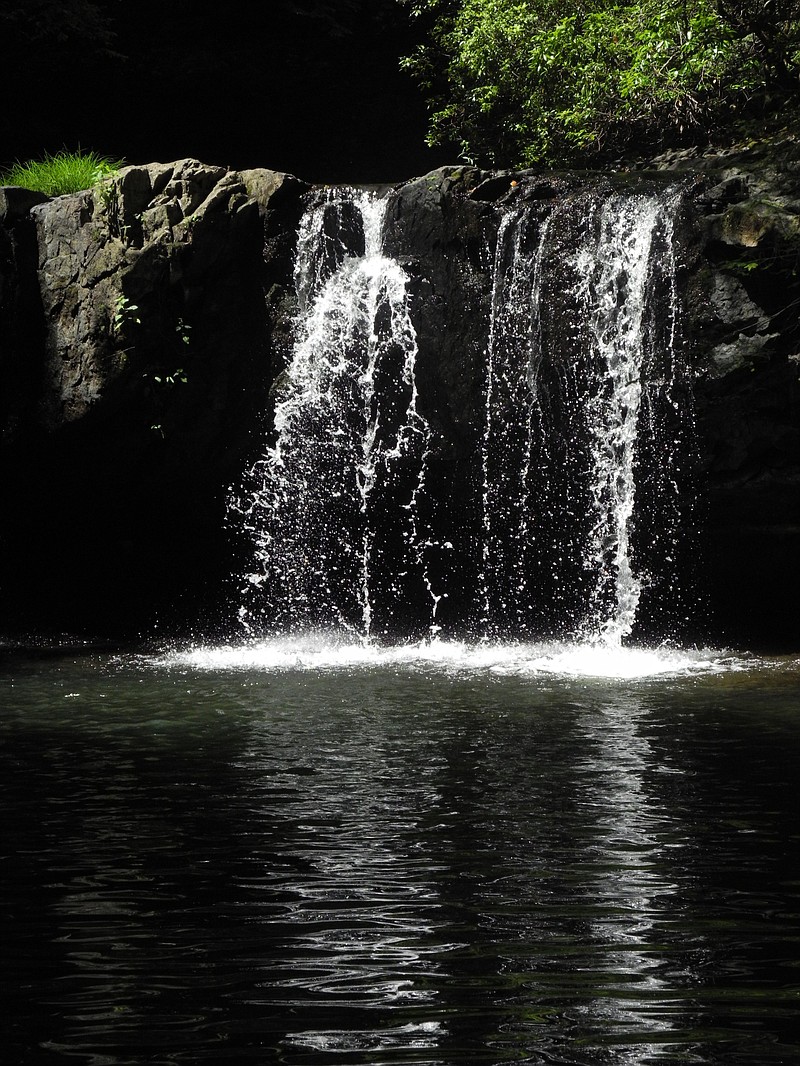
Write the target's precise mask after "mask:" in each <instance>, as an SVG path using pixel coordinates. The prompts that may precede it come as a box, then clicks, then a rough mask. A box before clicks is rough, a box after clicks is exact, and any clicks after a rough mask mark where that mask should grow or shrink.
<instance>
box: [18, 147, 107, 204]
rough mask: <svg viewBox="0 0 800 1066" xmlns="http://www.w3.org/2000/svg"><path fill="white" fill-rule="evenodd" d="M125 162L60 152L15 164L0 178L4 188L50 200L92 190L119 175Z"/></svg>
mask: <svg viewBox="0 0 800 1066" xmlns="http://www.w3.org/2000/svg"><path fill="white" fill-rule="evenodd" d="M123 165H124V164H123V161H122V160H121V159H117V160H114V159H109V158H108V157H107V156H103V155H98V154H97V152H81V151H80V150H79V151H77V152H67V151H63V152H56V154H55V155H50V154H49V153H45V155H44V158H43V159H40V160H31V161H29V162H27V163H14V165H13V166H12V167H11V168H10V169H9V170H7V171H6V172H5V173H3V174H2V175H0V184H2V185H20V186H21V187H22V188H23V189H33V190H34V191H35V192H41V193H44V194H45V195H46V196H63V195H64V194H65V193H70V192H80V191H81V190H82V189H90V188H91V187H92V186H93V185H96V184H97V183H98V182H99V181H102V180H103V178H108V177H111V175H113V174H116V172H117V171H118V170H119V168H120V167H121V166H123Z"/></svg>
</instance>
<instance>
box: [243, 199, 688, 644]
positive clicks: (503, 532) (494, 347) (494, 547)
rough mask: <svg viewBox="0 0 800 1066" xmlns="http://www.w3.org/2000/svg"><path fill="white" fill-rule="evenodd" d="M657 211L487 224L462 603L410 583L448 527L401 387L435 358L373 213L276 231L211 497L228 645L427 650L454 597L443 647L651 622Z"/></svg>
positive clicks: (678, 401) (515, 215) (670, 325)
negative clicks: (245, 405)
mask: <svg viewBox="0 0 800 1066" xmlns="http://www.w3.org/2000/svg"><path fill="white" fill-rule="evenodd" d="M679 201H680V190H679V189H678V188H677V187H676V188H670V187H666V188H663V189H659V190H656V191H653V190H649V191H641V190H638V191H637V190H632V191H631V190H625V191H616V192H612V193H609V192H608V190H603V191H598V190H597V189H596V188H593V187H589V188H581V189H578V190H577V192H575V193H573V194H572V195H569V196H565V197H563V198H562V199H560V200H559V199H555V200H554V201H553V202H542V201H540V200H534V201H523V202H517V203H515V204H512V205H509V206H505V207H502V208H499V209H498V211H499V223H498V228H497V231H496V240H495V241H494V243H493V246H492V248H491V249H490V254H491V257H492V261H493V262H492V268H491V293H490V297H489V303H488V313H487V321H486V324H485V325H486V328H485V336H486V344H485V376H484V397H483V399H484V412H485V413H484V425H483V429H482V432H481V434H480V436H479V438H478V440H479V443H478V450H479V454H476V455H474V456H473V457H472V458H469V457H468V463H470V464H471V465H472V468H474V471H475V473H474V475H473V476H472V477H471V479H469V478H468V479H465V480H464V483H463V484H459V485H457V486H453V487H452V492H458V493H461V494H462V496H463V506H462V507H461V509H460V510H461V515H462V516H463V521H464V522H465V523H468V521H469V518H468V517H467V516H469V515H471V514H476V515H478V516H479V524H480V528H479V529H476V530H474V531H473V533H472V534H471V540H469V543H471V544H473V545H475V550H474V552H473V555H474V556H475V557H474V558H473V559H472V560H471V562H470V563H469V565H468V566H466V567H465V568H464V570H463V572H464V573H467V574H469V573H470V572H471V573H472V574H473V575H474V581H471V579H469V578H468V579H467V581H468V583H472V584H474V586H475V587H474V588H466V589H464V588H461V589H458V590H455V589H453V588H449V587H447V584H446V580H445V578H443V577H442V575H441V574H440V573H438V572H437V571H436V568H435V566H432V560H434V559H435V558H437V557H438V556H437V552H438V555H439V556H441V553H442V551H443V550H444V549H452V547H453V544H452V542H453V541H455V540H457V539H458V533H459V530H458V529H455V528H453V526H454V523H455V522H456V521H457V520H458V519H454V518H453V517H452V509H451V511H450V515H451V517H450V518H449V520H448V521H449V525H448V521H444V522H440V523H439V525H438V526H437V519H436V517H435V516H436V513H437V500H436V498H435V493H436V491H437V488H436V487H435V486H436V485H438V486H439V489H438V491H441V485H442V481H443V479H442V476H441V475H440V476H439V478H438V481H437V479H436V478H433V479H431V477H430V474H431V471H432V470H433V469H434V468H435V465H436V461H437V458H436V457H437V455H441V454H442V453H443V452H444V451H446V449H447V448H448V447H451V442H449V441H448V440H446V439H444V435H443V434H444V431H443V430H442V429H441V428H440V427H439V426H438V423H437V428H435V429H434V428H432V426H433V421H431V419H430V410H431V404H435V403H436V402H439V401H437V399H436V397H434V396H432V395H431V396H429V395H428V394H427V393H426V392H425V388H424V387H421V386H420V385H419V383H418V377H419V374H418V371H419V366H420V364H421V362H424V361H425V360H428V362H427V363H426V364H425V365H426V366H430V365H434V364H435V360H436V354H437V353H436V352H421V351H420V345H419V341H418V336H417V331H416V329H415V324H414V323H415V315H416V314H417V313H418V312H419V310H420V301H419V299H418V298H415V297H413V296H411V295H410V292H411V290H412V286H411V279H410V276H409V274H408V273H407V270H406V269H405V268H404V267H403V266H402V265H401V263H400V262H399V261H398V260H397V259H395V258H392V257H391V256H390V255H388V254H386V252H385V250H384V246H385V229H386V226H387V222H386V218H387V205H388V203H389V199H387V198H378V197H376V196H375V195H374V194H372V193H369V192H366V191H358V190H353V189H331V190H327V191H325V192H324V193H320V194H319V195H318V196H317V198H316V199H315V200H314V202H313V203H312V204H311V206H310V207H309V208H308V210H307V212H306V214H305V216H304V218H303V220H302V224H301V226H300V230H299V233H298V239H297V252H296V259H295V271H294V286H295V298H296V305H297V314H296V320H295V324H294V335H295V340H294V345H293V349H292V353H291V357H290V359H289V360H288V364H287V367H286V370H285V372H284V373H283V374H282V375H281V376H280V377H279V379H278V380H277V382H276V384H275V386H274V389H273V395H274V413H273V418H272V424H271V426H270V429H269V432H268V434H267V440H266V444H265V446H264V449H263V451H262V454H261V455H260V456H259V457H258V458H257V459H256V461H255V462H254V463H253V464H252V465H251V467H250V468H249V470H248V471H247V473H246V476H245V478H244V480H243V483H242V485H241V486H239V487H238V488H237V490H236V491H235V492H234V493H233V494H232V496H231V501H230V503H231V512H232V513H233V514H234V515H235V516H236V519H237V521H238V523H239V525H240V527H241V528H242V529H243V530H244V531H245V533H246V534H247V536H248V537H249V539H250V542H251V543H252V546H253V552H252V560H253V562H252V565H251V567H250V568H249V570H248V572H247V574H246V575H245V581H244V583H243V591H242V600H241V607H240V618H241V620H242V622H243V624H244V625H245V627H246V628H247V629H248V631H250V632H251V633H261V632H265V631H269V632H286V631H289V632H298V631H303V632H307V631H309V630H313V629H317V628H322V629H325V630H327V631H330V630H338V631H340V632H344V633H346V634H349V635H350V636H356V637H358V638H360V639H364V640H368V641H369V640H370V639H372V638H377V639H380V640H384V639H397V638H398V637H400V638H406V639H407V638H420V637H425V636H428V637H430V636H435V635H436V634H438V633H439V631H440V629H441V628H442V627H441V626H440V618H439V606H440V603H441V601H442V600H443V598H447V597H449V596H450V595H451V593H453V592H456V591H457V593H458V598H459V602H460V603H467V604H469V603H471V604H472V606H471V608H468V611H467V613H471V618H472V620H471V621H470V619H469V618H465V619H459V620H458V621H457V625H458V626H459V629H458V630H457V632H459V633H463V632H467V633H469V632H471V633H472V634H473V635H474V636H479V637H481V638H483V639H484V640H497V639H512V640H521V639H534V638H536V637H539V636H543V635H546V636H569V637H570V638H573V639H575V638H577V639H579V640H581V641H583V642H586V641H588V642H590V643H591V642H596V643H598V644H600V645H604V646H619V645H620V643H621V642H622V641H623V640H624V639H625V638H627V637H629V636H630V635H631V633H632V632H634V628H635V625H636V623H637V617H638V614H639V611H640V608H641V604H642V602H643V599H644V600H647V598H648V597H649V601H648V606H647V610H648V612H649V615H650V616H654V617H655V616H657V615H658V612H659V610H662V613H663V610H665V608H663V605H662V606H660V604H661V601H663V600H664V596H665V595H667V596H668V595H669V591H670V586H671V585H672V583H673V579H674V572H675V566H676V565H677V564H675V557H676V541H677V540H678V539H679V537H680V531H679V526H680V513H681V508H682V506H683V504H682V501H681V499H680V496H681V492H682V488H681V484H680V482H681V478H680V476H679V467H680V465H681V459H680V458H679V457H678V452H679V450H680V449H681V448H683V447H685V439H684V438H685V436H686V432H685V430H684V429H680V430H679V428H678V427H681V426H684V425H685V423H687V422H688V421H690V414H691V412H689V411H686V410H685V409H684V407H683V406H682V404H683V399H682V398H683V397H684V396H685V395H686V394H687V393H688V389H687V381H688V375H687V372H686V369H685V367H684V366H683V363H682V360H681V358H680V352H679V347H680V345H679V344H678V342H677V338H678V333H679V314H678V299H677V286H676V280H675V279H676V260H675V252H674V239H673V219H674V217H675V214H676V211H677V209H678V206H679ZM449 299H451V300H456V301H457V300H459V299H464V296H463V295H462V294H460V293H458V292H453V293H450V294H449ZM415 300H416V302H415ZM427 310H428V311H429V310H430V309H429V308H428V309H427ZM429 377H430V375H429V374H423V375H422V378H420V379H419V380H422V379H423V378H424V380H425V381H426V383H427V382H428V380H429ZM426 414H427V417H426ZM431 481H433V482H434V487H432V486H431ZM448 491H450V489H448ZM471 496H474V499H471V498H470V497H471ZM470 566H471V568H472V569H471V571H470V569H469V567H470ZM654 590H655V591H654ZM659 595H661V600H659ZM450 624H451V625H452V621H451V622H450ZM444 628H445V633H447V632H448V629H447V624H445V626H444Z"/></svg>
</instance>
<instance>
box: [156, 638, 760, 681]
mask: <svg viewBox="0 0 800 1066" xmlns="http://www.w3.org/2000/svg"><path fill="white" fill-rule="evenodd" d="M152 661H153V663H154V665H157V666H160V667H167V668H182V669H192V670H200V671H211V672H214V671H254V672H266V673H282V672H287V671H301V672H302V671H311V672H325V671H333V672H339V671H344V672H352V671H354V670H356V671H360V670H374V669H383V670H385V669H392V670H395V671H397V670H399V671H401V672H405V671H407V672H409V673H419V672H434V673H441V674H445V675H448V674H454V675H460V674H467V675H474V674H481V675H487V674H488V675H497V676H505V677H515V676H516V677H536V676H537V675H542V676H561V677H565V678H581V677H583V678H599V679H607V680H611V681H613V680H626V681H631V680H639V679H642V680H644V679H647V678H652V677H668V676H674V677H686V676H691V675H697V674H709V673H722V672H727V671H731V670H743V669H746V668H747V667H748V666H751V665H752V663H747V662H746V661H745V660H741V659H738V658H736V657H735V656H732V655H731V654H730V653H728V652H722V651H714V650H710V649H678V648H674V647H668V646H663V647H657V648H624V647H612V646H604V645H599V644H569V643H560V642H548V643H531V644H508V643H488V642H486V643H467V642H462V641H454V640H439V639H432V640H426V641H422V642H419V643H409V644H400V645H389V646H387V645H379V644H376V643H372V642H369V641H359V642H352V641H348V640H347V639H345V638H339V637H337V636H336V635H327V634H312V635H308V636H305V637H285V638H280V639H272V640H254V641H247V642H243V643H237V644H221V645H197V646H193V647H189V648H185V649H182V650H178V651H174V652H170V653H167V654H165V655H162V656H159V657H157V658H155V659H154V660H152Z"/></svg>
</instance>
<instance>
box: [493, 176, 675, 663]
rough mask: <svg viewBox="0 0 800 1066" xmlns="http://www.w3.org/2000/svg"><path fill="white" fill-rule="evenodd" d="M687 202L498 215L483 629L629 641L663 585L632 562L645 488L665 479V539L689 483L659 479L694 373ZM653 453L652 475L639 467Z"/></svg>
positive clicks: (657, 198) (583, 202)
mask: <svg viewBox="0 0 800 1066" xmlns="http://www.w3.org/2000/svg"><path fill="white" fill-rule="evenodd" d="M678 202H679V191H678V190H673V189H667V190H666V191H662V192H658V193H656V192H650V193H641V192H638V193H631V192H623V193H616V194H613V195H608V194H607V193H606V194H605V195H602V196H598V195H597V193H596V192H594V191H589V192H584V193H582V194H579V195H578V196H576V197H566V198H565V199H564V200H563V201H561V202H556V203H555V204H552V205H549V206H548V208H547V209H546V210H545V209H544V208H543V207H542V206H541V205H538V204H535V205H531V206H524V205H523V206H522V207H520V206H515V207H513V208H511V209H509V210H508V211H507V213H506V215H505V216H504V218H503V219H502V221H501V224H500V228H499V232H498V240H497V245H496V250H495V256H494V270H493V291H492V307H491V316H490V317H491V323H490V329H489V340H488V346H487V360H486V366H487V370H486V375H487V378H486V382H487V383H486V422H485V431H484V437H483V456H482V465H483V501H484V541H483V563H484V565H483V570H482V574H481V579H482V599H483V604H482V618H483V626H484V633H485V634H486V635H489V636H501V635H508V634H510V633H513V632H515V631H516V632H517V633H520V632H521V633H522V634H526V633H530V632H532V631H533V632H542V631H546V632H557V633H559V635H570V636H573V637H579V638H581V639H589V640H597V641H600V642H603V643H607V644H612V645H613V644H619V643H620V641H621V640H622V639H623V638H625V637H627V636H628V635H629V634H630V633H631V631H632V629H633V626H634V621H635V619H636V615H637V609H638V607H639V603H640V599H641V596H642V590H643V584H644V583H645V582H646V581H651V582H652V581H653V580H655V578H654V575H653V574H646V573H645V571H644V569H643V568H642V567H641V566H637V565H636V564H635V559H634V556H635V552H634V548H633V542H632V539H633V527H634V516H635V507H636V500H637V491H638V483H639V481H641V480H643V479H648V478H649V479H650V481H651V482H652V483H653V484H654V485H655V483H656V482H658V487H657V490H656V491H655V492H650V495H649V498H648V503H649V504H650V505H654V506H657V507H658V509H659V512H660V513H661V514H662V519H663V523H664V524H665V528H664V529H663V530H662V532H661V539H666V538H668V537H672V536H675V535H677V534H676V529H675V526H676V519H675V514H676V512H677V511H678V510H679V508H680V502H679V500H678V498H677V497H678V495H679V494H680V488H679V486H678V484H677V481H676V480H675V479H674V478H672V479H670V478H664V477H663V476H662V475H661V473H660V472H659V469H660V468H668V467H669V466H670V463H673V462H674V461H675V460H674V455H673V452H674V448H673V447H671V446H670V444H669V442H668V441H666V440H665V439H664V436H663V434H661V433H660V416H659V414H658V411H659V410H660V409H663V408H665V407H666V408H669V409H672V408H675V407H676V406H678V397H679V395H680V394H681V393H682V391H683V390H684V386H685V382H686V368H685V367H684V366H683V365H682V363H681V361H680V359H679V358H678V352H677V346H676V328H677V325H676V316H677V298H676V289H675V284H676V283H675V273H676V265H675V256H674V249H673V245H674V241H673V232H672V227H673V219H674V216H675V212H676V208H677V205H678ZM643 408H645V409H646V412H647V418H646V419H643V418H642V411H643ZM655 438H658V448H657V449H654V446H653V445H654V440H655ZM647 449H649V451H650V453H651V454H650V463H651V464H652V465H653V466H655V467H656V469H655V470H651V469H648V468H647V467H646V466H644V465H643V464H642V452H643V450H647ZM667 526H668V527H669V528H666V527H667ZM640 554H641V555H642V556H643V557H644V556H645V555H646V552H644V551H642V552H641V553H640Z"/></svg>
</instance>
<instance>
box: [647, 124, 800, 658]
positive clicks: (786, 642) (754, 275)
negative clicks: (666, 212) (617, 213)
mask: <svg viewBox="0 0 800 1066" xmlns="http://www.w3.org/2000/svg"><path fill="white" fill-rule="evenodd" d="M654 164H655V165H656V166H658V167H660V168H662V169H665V170H668V171H670V172H673V173H675V172H678V173H680V172H691V173H695V174H698V175H699V177H700V180H701V181H702V185H701V189H700V193H699V195H698V197H697V199H696V207H695V211H696V221H695V254H694V257H693V258H692V260H691V262H690V263H689V307H688V310H689V317H690V323H689V325H690V333H691V335H692V338H693V341H694V359H695V367H696V377H695V395H696V402H697V418H698V431H699V432H698V435H699V440H700V443H701V447H702V453H703V464H704V470H705V480H706V484H705V497H706V501H707V503H706V510H707V513H706V519H705V527H706V542H707V548H706V554H707V567H708V575H709V585H710V588H709V593H710V599H711V603H712V608H713V611H714V617H715V622H716V630H717V632H723V633H725V632H727V633H729V634H730V637H731V639H732V640H744V641H747V642H748V643H750V644H753V643H755V642H758V641H759V640H763V641H765V642H767V643H772V644H774V645H783V646H786V647H787V648H788V647H793V646H796V643H797V641H798V639H800V622H799V621H798V611H797V603H798V598H800V355H799V354H798V353H800V317H798V308H799V307H800V273H798V265H799V264H800V183H798V172H800V140H798V138H797V137H796V136H795V135H786V137H785V139H783V140H778V141H776V142H773V143H754V144H750V145H742V146H740V147H739V148H734V149H729V150H726V151H725V152H721V153H708V154H706V155H699V154H696V153H694V152H688V153H687V152H676V153H672V154H669V155H666V156H663V157H660V158H659V159H657V160H655V161H654Z"/></svg>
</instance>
